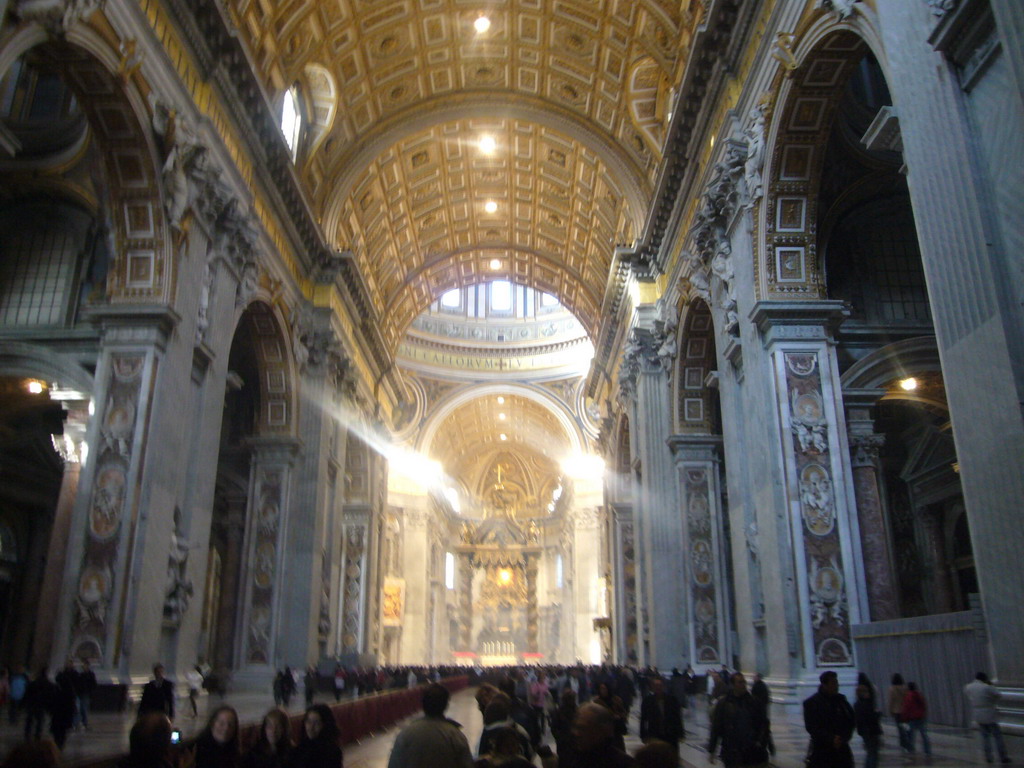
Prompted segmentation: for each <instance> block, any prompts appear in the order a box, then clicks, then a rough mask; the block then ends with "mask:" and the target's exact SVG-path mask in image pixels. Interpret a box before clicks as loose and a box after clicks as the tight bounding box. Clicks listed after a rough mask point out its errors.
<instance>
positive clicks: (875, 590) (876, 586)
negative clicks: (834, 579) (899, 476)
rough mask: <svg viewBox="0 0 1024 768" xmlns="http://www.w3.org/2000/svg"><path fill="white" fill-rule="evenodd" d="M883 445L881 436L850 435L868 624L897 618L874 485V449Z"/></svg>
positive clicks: (885, 529) (882, 518)
mask: <svg viewBox="0 0 1024 768" xmlns="http://www.w3.org/2000/svg"><path fill="white" fill-rule="evenodd" d="M884 442H885V436H884V435H876V434H868V433H863V432H854V431H852V430H851V432H850V451H851V455H850V463H851V465H852V467H853V490H854V495H855V497H856V499H857V522H858V524H859V526H860V546H861V551H862V552H863V554H864V579H865V581H866V583H867V591H868V614H869V618H870V620H871V621H886V620H888V619H898V618H899V616H900V610H899V593H898V590H897V588H896V573H895V571H894V570H893V566H892V555H891V552H890V549H889V539H890V537H889V529H888V526H887V525H886V523H885V516H884V515H883V513H882V496H881V492H880V491H879V485H878V450H879V449H880V448H881V447H882V444H883V443H884Z"/></svg>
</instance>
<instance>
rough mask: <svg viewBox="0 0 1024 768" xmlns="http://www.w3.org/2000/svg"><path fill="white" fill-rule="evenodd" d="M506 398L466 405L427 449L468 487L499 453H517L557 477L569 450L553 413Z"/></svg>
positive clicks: (525, 401) (519, 399)
mask: <svg viewBox="0 0 1024 768" xmlns="http://www.w3.org/2000/svg"><path fill="white" fill-rule="evenodd" d="M504 399H505V402H504V403H499V402H498V398H497V397H495V396H493V395H491V396H487V397H481V398H478V399H476V400H472V401H470V402H469V403H466V404H465V405H464V406H462V407H461V408H459V409H458V410H456V411H454V412H453V413H452V414H451V415H449V416H448V418H447V419H445V421H444V423H443V424H441V426H440V427H439V428H438V430H437V432H436V436H435V437H434V440H433V444H432V445H430V446H429V447H428V454H429V456H430V457H431V458H433V459H435V460H437V461H439V462H441V465H442V466H443V467H444V469H445V472H446V473H447V474H449V475H450V476H452V477H454V478H456V479H458V480H460V481H461V482H462V483H463V484H464V486H465V487H467V488H474V489H475V488H477V487H478V486H479V484H480V481H481V477H482V475H483V473H486V472H487V469H488V467H489V466H490V463H491V462H492V459H493V458H494V456H495V454H497V453H510V454H514V455H517V456H519V457H520V460H521V461H522V462H523V463H524V464H528V465H532V466H537V467H544V468H545V469H546V473H548V474H551V475H558V474H559V472H560V469H559V462H560V461H561V459H562V458H563V457H564V456H565V455H567V454H568V453H569V451H570V443H569V439H568V437H567V436H566V434H565V431H564V429H563V427H562V425H561V424H560V423H559V421H558V419H557V418H555V416H554V415H553V414H552V413H551V412H550V411H548V410H547V409H546V408H544V407H543V406H541V405H539V404H538V403H536V402H534V401H532V400H528V399H526V398H524V397H519V396H514V395H509V396H506V397H505V398H504ZM501 414H504V416H505V418H504V419H503V418H501ZM502 435H505V439H504V440H502V439H501V436H502Z"/></svg>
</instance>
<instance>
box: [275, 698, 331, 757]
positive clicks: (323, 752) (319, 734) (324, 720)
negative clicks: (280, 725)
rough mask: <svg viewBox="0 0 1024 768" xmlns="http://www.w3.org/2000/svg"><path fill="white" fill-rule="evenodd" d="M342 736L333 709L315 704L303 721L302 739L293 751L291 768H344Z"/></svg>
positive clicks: (308, 710)
mask: <svg viewBox="0 0 1024 768" xmlns="http://www.w3.org/2000/svg"><path fill="white" fill-rule="evenodd" d="M340 736H341V733H340V732H339V731H338V724H337V723H336V722H334V715H333V714H332V713H331V708H330V707H328V706H327V705H326V704H314V705H313V706H312V707H310V708H309V709H307V710H306V716H305V717H304V718H303V720H302V739H301V740H300V741H299V745H298V746H297V747H296V748H295V749H293V750H292V754H291V757H290V758H289V759H288V766H289V768H342V759H343V758H342V754H341V747H340V746H338V739H339V738H340Z"/></svg>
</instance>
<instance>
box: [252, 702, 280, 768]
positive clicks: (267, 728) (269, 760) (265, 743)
mask: <svg viewBox="0 0 1024 768" xmlns="http://www.w3.org/2000/svg"><path fill="white" fill-rule="evenodd" d="M291 751H292V739H291V735H290V734H289V727H288V715H287V714H285V711H284V710H283V709H280V708H277V707H275V708H274V709H272V710H270V711H269V712H267V714H265V715H264V716H263V722H262V723H261V724H260V735H259V737H258V738H257V739H256V743H255V744H253V746H252V749H250V750H249V751H248V752H247V753H246V755H245V757H244V758H242V768H285V766H286V765H288V758H289V757H290V756H291Z"/></svg>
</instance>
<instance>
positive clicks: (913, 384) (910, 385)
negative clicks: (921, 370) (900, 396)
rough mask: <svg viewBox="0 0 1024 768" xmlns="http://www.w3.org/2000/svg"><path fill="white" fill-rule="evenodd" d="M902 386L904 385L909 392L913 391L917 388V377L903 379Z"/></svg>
mask: <svg viewBox="0 0 1024 768" xmlns="http://www.w3.org/2000/svg"><path fill="white" fill-rule="evenodd" d="M900 387H902V388H903V389H904V390H905V391H907V392H913V391H914V390H915V389H917V379H915V378H914V377H913V376H911V377H910V378H907V379H901V380H900Z"/></svg>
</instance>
